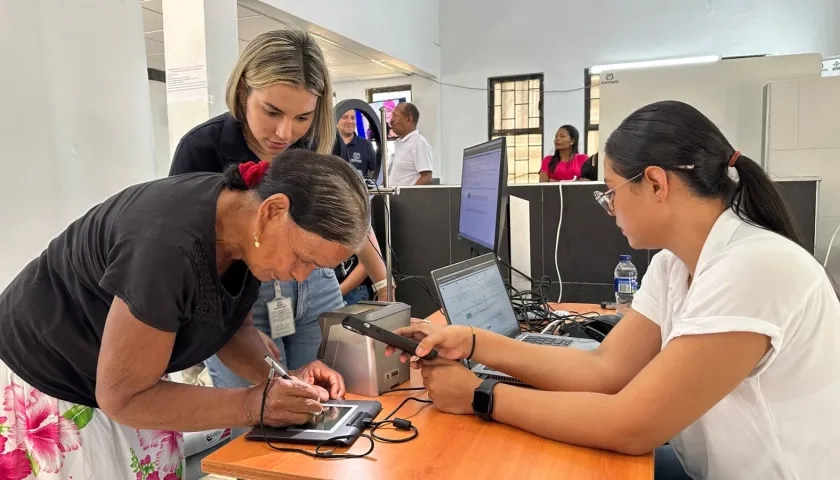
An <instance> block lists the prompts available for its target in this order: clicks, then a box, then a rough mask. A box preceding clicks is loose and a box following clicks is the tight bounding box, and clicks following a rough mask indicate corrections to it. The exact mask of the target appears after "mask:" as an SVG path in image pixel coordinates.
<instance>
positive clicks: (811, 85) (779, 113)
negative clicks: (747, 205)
mask: <svg viewBox="0 0 840 480" xmlns="http://www.w3.org/2000/svg"><path fill="white" fill-rule="evenodd" d="M767 96H768V107H769V108H768V113H769V115H768V122H767V139H768V145H767V147H768V164H767V168H768V171H769V172H770V173H771V174H774V175H777V176H803V175H806V176H814V177H820V178H821V179H822V181H821V182H820V196H819V205H818V212H817V248H816V257H817V259H819V260H820V261H823V260H824V259H825V254H826V249H827V247H828V242H829V240H830V237H831V235H832V233H833V232H834V230H835V229H836V228H837V226H838V225H840V115H838V114H837V112H840V77H824V78H815V79H805V80H793V81H786V82H773V83H770V84H769V85H768V86H767ZM828 271H829V272H831V273H832V274H833V275H834V276H835V278H837V279H838V281H840V239H838V240H835V241H834V247H833V248H832V254H831V257H829V263H828Z"/></svg>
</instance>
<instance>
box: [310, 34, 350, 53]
mask: <svg viewBox="0 0 840 480" xmlns="http://www.w3.org/2000/svg"><path fill="white" fill-rule="evenodd" d="M315 41H316V42H317V43H318V46H319V47H321V50H322V51H323V52H329V51H330V50H336V49H340V50H343V49H342V48H341V47H338V46H336V45H333V44H332V43H330V42H328V41H326V40H321V39H320V38H318V37H315Z"/></svg>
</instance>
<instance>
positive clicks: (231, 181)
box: [224, 163, 248, 190]
mask: <svg viewBox="0 0 840 480" xmlns="http://www.w3.org/2000/svg"><path fill="white" fill-rule="evenodd" d="M224 176H225V185H227V187H228V188H230V189H231V190H248V185H245V180H244V179H243V178H242V174H241V173H239V165H238V164H235V163H234V164H233V165H230V166H228V167H227V168H226V169H225V173H224Z"/></svg>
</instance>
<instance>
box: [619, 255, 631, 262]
mask: <svg viewBox="0 0 840 480" xmlns="http://www.w3.org/2000/svg"><path fill="white" fill-rule="evenodd" d="M630 258H631V256H630V255H619V256H618V259H619V260H621V261H622V262H629V261H630Z"/></svg>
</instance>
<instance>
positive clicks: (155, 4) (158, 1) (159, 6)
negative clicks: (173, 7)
mask: <svg viewBox="0 0 840 480" xmlns="http://www.w3.org/2000/svg"><path fill="white" fill-rule="evenodd" d="M140 6H141V7H143V8H146V9H148V10H152V11H154V12H158V13H163V0H140Z"/></svg>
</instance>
